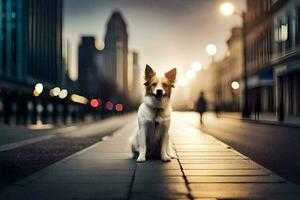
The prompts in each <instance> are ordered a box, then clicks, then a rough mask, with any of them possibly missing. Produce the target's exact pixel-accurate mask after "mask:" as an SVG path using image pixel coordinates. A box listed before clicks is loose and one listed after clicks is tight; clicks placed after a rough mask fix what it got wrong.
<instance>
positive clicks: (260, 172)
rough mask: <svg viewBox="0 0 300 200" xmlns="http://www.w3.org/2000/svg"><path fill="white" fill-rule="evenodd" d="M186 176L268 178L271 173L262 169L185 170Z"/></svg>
mask: <svg viewBox="0 0 300 200" xmlns="http://www.w3.org/2000/svg"><path fill="white" fill-rule="evenodd" d="M183 171H184V174H185V175H186V176H266V175H270V172H268V171H265V170H262V169H243V170H240V169H235V170H212V169H207V170H183Z"/></svg>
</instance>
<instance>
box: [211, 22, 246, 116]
mask: <svg viewBox="0 0 300 200" xmlns="http://www.w3.org/2000/svg"><path fill="white" fill-rule="evenodd" d="M227 47H228V52H227V55H226V57H225V58H223V59H222V60H221V61H219V62H217V63H215V64H213V65H212V69H211V70H213V71H214V80H215V83H214V84H215V88H214V90H215V104H218V105H219V106H221V107H222V109H223V110H225V111H235V112H237V111H240V110H241V109H240V108H241V102H242V99H241V98H242V95H241V94H242V92H241V87H238V86H240V85H241V83H242V72H243V49H242V28H240V27H235V28H233V29H232V30H231V36H230V38H229V39H228V40H227ZM234 83H235V84H237V86H235V85H233V84H234ZM232 86H233V87H232Z"/></svg>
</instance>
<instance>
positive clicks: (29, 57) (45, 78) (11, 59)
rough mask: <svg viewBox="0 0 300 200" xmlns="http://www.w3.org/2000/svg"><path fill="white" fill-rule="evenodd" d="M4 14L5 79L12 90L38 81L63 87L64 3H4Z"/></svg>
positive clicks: (1, 52)
mask: <svg viewBox="0 0 300 200" xmlns="http://www.w3.org/2000/svg"><path fill="white" fill-rule="evenodd" d="M0 11H1V16H2V17H1V19H0V26H1V29H0V35H1V36H2V38H1V40H0V63H1V65H0V77H1V79H6V80H9V81H10V84H11V86H13V85H14V84H16V81H19V82H22V84H21V85H22V86H24V83H26V84H28V85H31V84H34V83H35V82H37V81H42V82H45V83H46V85H49V86H50V85H53V86H54V85H59V84H60V82H61V77H62V74H61V72H62V70H61V68H62V0H44V1H39V0H22V1H19V0H1V4H0ZM0 85H1V84H0ZM15 86H16V85H15ZM16 87H17V86H16ZM17 89H19V88H17Z"/></svg>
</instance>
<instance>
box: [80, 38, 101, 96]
mask: <svg viewBox="0 0 300 200" xmlns="http://www.w3.org/2000/svg"><path fill="white" fill-rule="evenodd" d="M99 54H101V52H99V51H98V50H97V49H96V47H95V37H92V36H84V37H82V38H81V44H80V46H79V51H78V89H79V93H80V94H81V95H84V96H86V97H88V98H94V97H97V96H98V94H97V92H98V78H99V71H100V69H99V67H100V66H99V65H98V63H97V58H98V56H99Z"/></svg>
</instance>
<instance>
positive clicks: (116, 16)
mask: <svg viewBox="0 0 300 200" xmlns="http://www.w3.org/2000/svg"><path fill="white" fill-rule="evenodd" d="M127 55H128V34H127V28H126V23H125V21H124V19H123V17H122V15H121V13H120V12H118V11H115V12H114V13H113V14H112V16H111V17H110V19H109V21H108V23H107V31H106V35H105V49H104V63H105V71H106V72H107V77H108V78H109V79H111V80H112V81H114V82H115V83H116V85H117V87H118V89H119V90H120V91H124V92H125V91H128V80H127V76H128V74H127V73H128V70H127V64H128V63H127V62H128V61H127Z"/></svg>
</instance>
